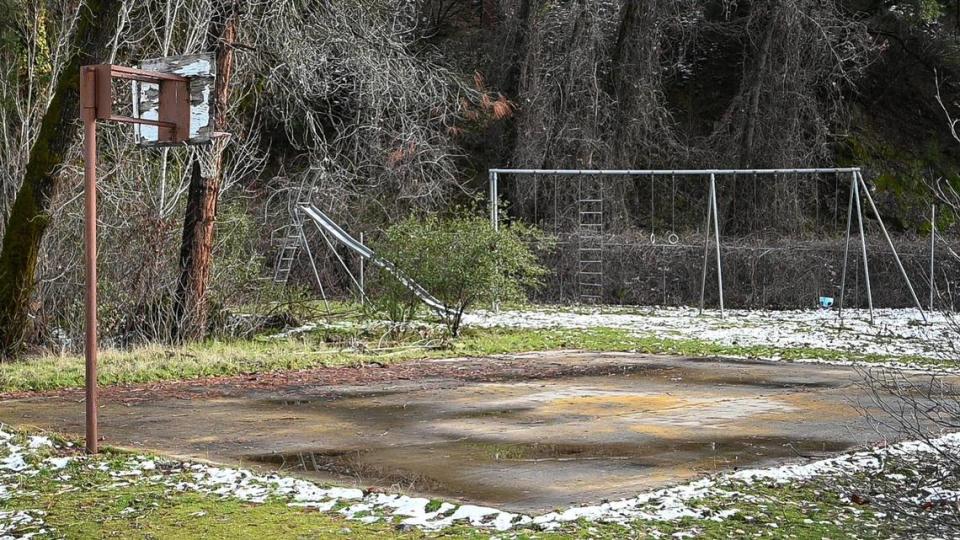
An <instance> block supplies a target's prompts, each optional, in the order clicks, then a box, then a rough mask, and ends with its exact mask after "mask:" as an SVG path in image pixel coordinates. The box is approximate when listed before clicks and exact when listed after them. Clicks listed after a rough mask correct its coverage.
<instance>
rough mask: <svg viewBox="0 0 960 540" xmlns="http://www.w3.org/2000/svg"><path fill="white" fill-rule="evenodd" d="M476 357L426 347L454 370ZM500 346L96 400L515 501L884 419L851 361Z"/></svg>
mask: <svg viewBox="0 0 960 540" xmlns="http://www.w3.org/2000/svg"><path fill="white" fill-rule="evenodd" d="M482 361H483V360H482V359H480V360H464V361H460V362H461V363H458V362H457V361H449V360H444V361H436V362H438V363H445V364H447V365H449V366H450V368H451V369H462V368H463V366H464V365H468V364H469V363H471V362H482ZM497 362H500V363H502V364H503V366H504V371H505V373H509V374H510V376H509V377H504V378H503V380H498V381H495V382H471V381H469V380H466V381H465V380H454V379H445V378H443V377H432V378H430V379H425V380H417V381H393V382H389V383H375V384H368V385H353V386H344V387H330V386H323V387H320V386H311V385H310V384H288V385H285V386H282V387H277V388H272V389H266V390H265V389H262V388H258V389H256V390H250V391H246V392H244V393H242V394H241V395H233V396H230V397H222V396H221V397H204V396H203V395H202V393H199V394H197V395H196V396H194V397H193V398H192V399H182V396H180V397H176V398H174V397H165V396H164V395H163V394H159V395H157V396H156V398H155V399H148V400H146V401H144V402H139V403H135V404H129V405H124V404H122V403H108V404H106V405H104V406H103V408H102V410H101V431H102V433H103V434H104V435H105V437H106V443H107V444H112V445H118V446H123V447H129V448H139V449H149V450H156V451H159V452H163V453H167V454H173V455H177V456H188V457H195V458H204V459H209V460H213V461H219V462H224V463H230V464H241V465H244V466H252V467H257V468H263V469H280V470H285V471H288V472H296V473H299V474H304V475H307V476H309V477H313V478H319V479H321V480H329V481H332V482H337V483H341V484H342V483H346V484H355V485H359V486H373V485H376V486H380V487H384V488H388V489H400V490H405V491H409V492H413V493H418V494H424V495H429V496H438V497H446V498H453V499H459V500H462V501H470V502H474V503H480V504H486V505H495V506H498V507H501V508H505V509H509V510H519V511H543V510H548V509H552V508H556V507H562V506H568V505H572V504H578V503H585V502H598V501H601V500H604V499H614V498H618V497H625V496H631V495H633V494H635V493H636V492H638V491H645V490H649V489H654V488H658V487H663V486H665V485H669V484H672V483H677V482H681V481H685V480H689V479H692V478H695V477H697V476H701V475H703V474H706V473H712V472H719V471H725V470H733V469H736V468H742V467H758V466H765V465H772V464H775V463H780V462H785V461H796V460H804V459H809V458H819V457H823V456H825V455H829V454H831V453H836V452H840V451H843V450H846V449H850V448H853V447H856V446H859V445H864V444H873V443H876V442H878V441H880V440H882V439H883V438H884V437H886V436H889V435H891V434H888V433H882V432H878V431H877V430H876V429H875V426H874V425H872V424H871V423H870V422H868V421H867V420H866V419H864V417H863V416H862V415H861V414H860V411H859V410H858V406H857V404H858V403H859V404H860V405H861V406H863V407H866V408H870V406H871V405H870V404H871V400H870V398H869V396H868V394H867V393H866V392H865V391H864V390H862V389H861V388H860V387H859V386H858V384H857V383H858V381H859V375H858V374H857V373H856V371H855V370H853V369H850V368H843V367H835V366H824V365H813V364H788V363H768V362H748V361H729V360H724V361H720V360H692V359H681V358H673V357H656V356H643V355H632V354H587V353H538V354H532V355H521V356H518V357H515V358H512V359H507V360H504V359H502V358H500V359H497ZM558 362H559V363H576V364H590V363H594V364H596V365H597V368H598V369H595V370H592V371H591V374H590V375H578V376H570V377H559V378H550V379H538V378H536V366H538V365H544V364H547V363H550V364H556V363H558ZM524 364H525V365H524ZM520 367H524V368H528V369H526V372H527V373H528V374H527V375H518V373H520V372H522V371H523V370H518V368H520ZM529 368H533V369H529ZM530 372H532V374H530ZM145 391H146V390H145ZM0 421H3V422H7V423H11V424H21V425H24V424H26V425H33V426H39V427H42V428H46V429H54V430H58V431H64V432H69V433H76V434H78V435H79V434H82V430H83V404H82V403H79V402H76V401H69V400H66V399H65V398H30V399H24V400H18V401H8V402H5V403H3V406H2V408H0Z"/></svg>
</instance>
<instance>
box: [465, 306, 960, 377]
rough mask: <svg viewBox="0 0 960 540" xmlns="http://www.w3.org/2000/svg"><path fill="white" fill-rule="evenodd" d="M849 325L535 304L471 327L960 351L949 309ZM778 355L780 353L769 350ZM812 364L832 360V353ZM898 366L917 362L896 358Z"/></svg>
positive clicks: (858, 316) (889, 314)
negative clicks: (612, 330) (615, 331)
mask: <svg viewBox="0 0 960 540" xmlns="http://www.w3.org/2000/svg"><path fill="white" fill-rule="evenodd" d="M844 313H845V316H844V320H843V324H842V326H841V323H840V320H839V319H838V318H837V315H836V312H835V311H823V310H792V311H790V310H786V311H770V310H762V311H752V310H727V311H726V318H721V317H720V313H719V312H718V311H716V310H705V311H704V314H703V315H699V310H697V309H693V308H683V307H681V308H678V307H652V308H620V307H616V306H611V307H606V306H605V307H603V308H602V309H599V308H598V309H592V310H584V309H563V310H560V309H547V308H539V309H530V310H516V311H500V312H499V313H493V312H490V311H482V310H481V311H475V312H472V313H468V314H466V315H465V316H464V324H467V325H471V326H476V327H484V328H490V327H506V328H526V329H588V328H615V329H620V330H626V331H628V332H630V334H631V335H634V336H636V337H654V338H659V339H696V340H700V341H706V342H712V343H716V344H718V345H725V346H745V347H749V346H760V347H768V348H771V349H825V350H830V351H840V352H843V353H848V354H850V355H851V356H855V357H862V356H865V355H877V356H882V357H887V358H891V359H896V358H899V357H903V356H913V357H921V358H929V359H943V358H944V355H949V354H952V355H953V356H960V351H958V344H957V343H956V340H955V336H954V333H953V330H952V328H951V327H950V322H949V321H948V319H947V317H946V316H945V315H944V314H942V313H927V314H926V315H927V319H928V323H924V322H923V318H922V316H921V314H920V312H919V311H918V310H916V309H876V310H874V324H870V321H869V318H868V316H867V313H866V312H865V311H862V310H846V311H844ZM768 356H769V359H771V360H779V359H780V358H778V357H777V354H776V352H775V351H771V354H770V355H768ZM809 361H815V362H824V361H826V362H832V361H831V360H830V359H825V358H810V359H809ZM891 366H893V367H917V366H910V365H908V364H907V365H904V364H900V363H897V362H891Z"/></svg>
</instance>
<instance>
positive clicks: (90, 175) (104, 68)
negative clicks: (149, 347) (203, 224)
mask: <svg viewBox="0 0 960 540" xmlns="http://www.w3.org/2000/svg"><path fill="white" fill-rule="evenodd" d="M215 66H216V64H215V62H214V56H213V55H212V54H196V55H188V56H173V57H167V58H157V59H153V60H145V61H144V62H142V63H141V65H140V68H132V67H125V66H115V65H112V64H98V65H92V66H83V67H81V68H80V117H81V118H82V119H83V138H84V168H83V173H84V174H83V176H84V214H85V215H84V219H85V223H84V233H85V234H84V237H85V240H86V242H85V244H86V254H85V263H86V270H87V272H86V274H87V275H86V289H87V290H86V320H85V326H86V328H85V342H84V348H85V352H86V354H85V356H86V398H87V399H86V424H87V426H86V428H87V429H86V439H87V440H86V447H87V451H88V452H89V453H91V454H96V453H97V446H98V440H97V120H105V121H109V122H120V123H124V124H133V125H134V126H135V135H136V138H137V144H139V145H141V146H147V147H156V146H177V145H198V144H208V143H209V142H210V140H211V138H212V137H214V136H222V135H224V134H220V133H214V131H213V125H212V117H213V105H214V96H213V94H214V92H213V89H214V84H215V82H216V67H215ZM115 80H120V81H121V82H125V81H129V82H130V85H131V92H130V96H131V97H130V101H131V103H130V109H131V110H130V113H129V114H123V112H125V111H115V110H114V107H115V106H121V105H122V104H123V103H124V101H123V100H122V99H120V98H119V96H118V95H116V94H118V92H117V91H115V89H114V81H115ZM120 108H125V107H120Z"/></svg>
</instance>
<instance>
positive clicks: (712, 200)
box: [710, 174, 726, 319]
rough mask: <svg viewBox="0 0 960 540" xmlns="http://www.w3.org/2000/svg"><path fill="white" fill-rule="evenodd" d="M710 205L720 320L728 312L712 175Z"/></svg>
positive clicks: (714, 186) (715, 181)
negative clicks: (715, 251) (715, 255)
mask: <svg viewBox="0 0 960 540" xmlns="http://www.w3.org/2000/svg"><path fill="white" fill-rule="evenodd" d="M710 204H712V205H713V232H714V235H715V239H716V246H717V293H718V294H719V295H720V318H721V319H725V318H726V312H725V311H724V309H723V269H722V268H721V264H720V218H719V217H718V214H719V213H720V209H719V208H718V207H717V178H716V176H715V175H713V174H711V175H710Z"/></svg>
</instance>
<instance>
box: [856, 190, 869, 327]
mask: <svg viewBox="0 0 960 540" xmlns="http://www.w3.org/2000/svg"><path fill="white" fill-rule="evenodd" d="M853 202H854V203H855V204H856V205H857V224H858V225H859V226H860V250H861V255H862V256H863V279H864V283H866V285H867V306H868V307H869V308H870V324H873V322H874V320H873V290H872V289H871V288H870V263H869V261H867V233H866V231H864V229H863V208H861V207H860V186H859V184H858V183H857V173H853Z"/></svg>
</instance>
